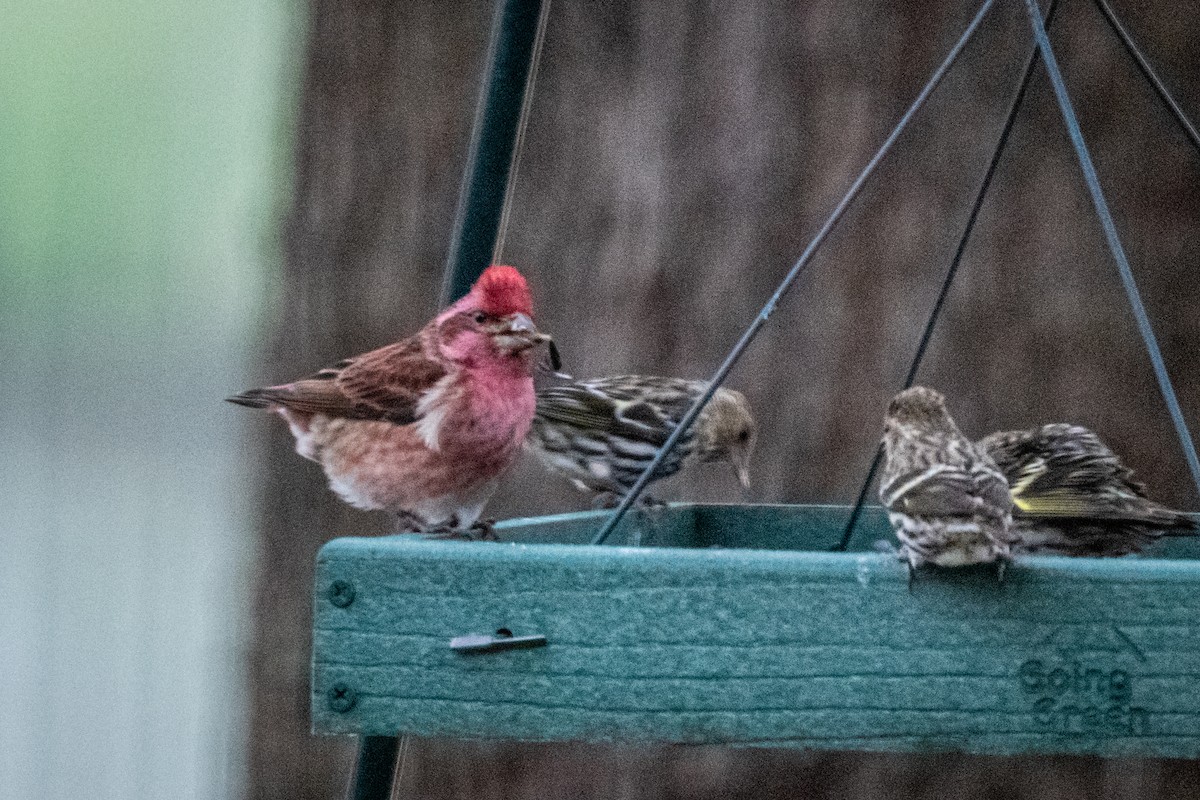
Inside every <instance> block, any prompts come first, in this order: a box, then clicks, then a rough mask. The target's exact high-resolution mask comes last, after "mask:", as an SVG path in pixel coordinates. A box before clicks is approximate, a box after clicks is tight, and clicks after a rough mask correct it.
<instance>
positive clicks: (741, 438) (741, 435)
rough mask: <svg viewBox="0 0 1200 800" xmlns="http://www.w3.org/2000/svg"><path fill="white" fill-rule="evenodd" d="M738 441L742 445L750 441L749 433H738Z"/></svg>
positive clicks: (744, 431)
mask: <svg viewBox="0 0 1200 800" xmlns="http://www.w3.org/2000/svg"><path fill="white" fill-rule="evenodd" d="M738 441H739V442H741V443H742V444H745V443H746V442H748V441H750V431H746V430H743V431H742V432H741V433H739V434H738Z"/></svg>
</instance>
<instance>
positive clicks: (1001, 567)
mask: <svg viewBox="0 0 1200 800" xmlns="http://www.w3.org/2000/svg"><path fill="white" fill-rule="evenodd" d="M1007 571H1008V559H1006V558H1000V559H997V560H996V583H997V584H999V585H1000V586H1003V585H1004V575H1005V573H1006V572H1007Z"/></svg>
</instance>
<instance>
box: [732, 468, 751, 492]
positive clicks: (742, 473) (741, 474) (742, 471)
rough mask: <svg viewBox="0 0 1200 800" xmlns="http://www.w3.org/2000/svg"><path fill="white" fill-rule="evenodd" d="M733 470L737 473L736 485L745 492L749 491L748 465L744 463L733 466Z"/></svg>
mask: <svg viewBox="0 0 1200 800" xmlns="http://www.w3.org/2000/svg"><path fill="white" fill-rule="evenodd" d="M733 469H734V472H736V473H737V479H738V483H740V484H741V485H742V488H743V489H745V490H746V491H747V492H748V491H750V465H749V464H746V463H740V464H734V467H733Z"/></svg>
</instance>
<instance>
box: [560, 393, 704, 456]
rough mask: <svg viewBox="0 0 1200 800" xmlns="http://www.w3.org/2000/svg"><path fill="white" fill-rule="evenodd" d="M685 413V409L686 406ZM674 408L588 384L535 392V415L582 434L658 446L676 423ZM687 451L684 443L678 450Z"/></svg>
mask: <svg viewBox="0 0 1200 800" xmlns="http://www.w3.org/2000/svg"><path fill="white" fill-rule="evenodd" d="M685 410H686V406H685ZM673 411H674V409H673V408H664V407H663V406H662V405H661V404H659V403H652V402H650V401H648V400H644V399H641V398H638V397H628V396H618V395H616V394H615V393H610V392H606V391H603V390H602V389H601V388H600V387H596V386H589V385H587V384H572V385H569V386H552V387H549V388H546V389H542V390H539V391H538V395H537V415H538V416H539V417H541V418H542V419H544V420H547V421H549V422H551V423H557V424H560V425H567V426H570V427H572V428H575V429H577V430H578V431H579V432H581V433H585V434H592V435H602V436H605V437H619V438H622V439H627V440H630V441H636V442H644V443H646V444H649V445H652V446H653V447H661V446H662V444H663V442H665V441H666V440H667V437H668V436H670V435H671V431H673V430H674V429H675V426H676V424H678V421H679V417H680V416H682V412H681V413H680V414H679V415H678V416H673V415H672V412H673ZM684 448H686V442H685V443H681V446H680V449H681V450H682V449H684Z"/></svg>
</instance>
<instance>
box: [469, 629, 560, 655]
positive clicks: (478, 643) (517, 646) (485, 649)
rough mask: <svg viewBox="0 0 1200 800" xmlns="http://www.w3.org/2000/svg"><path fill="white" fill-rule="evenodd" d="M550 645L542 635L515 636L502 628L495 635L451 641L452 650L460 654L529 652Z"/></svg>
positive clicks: (471, 634) (478, 635) (477, 635)
mask: <svg viewBox="0 0 1200 800" xmlns="http://www.w3.org/2000/svg"><path fill="white" fill-rule="evenodd" d="M547 644H549V642H548V641H546V637H545V636H543V635H542V634H540V633H535V634H531V635H529V636H513V635H512V631H509V630H508V629H506V628H501V629H500V630H498V631H496V633H495V634H492V635H488V634H483V633H470V634H467V635H466V636H455V637H454V638H453V639H451V640H450V649H451V650H456V651H458V652H460V653H498V652H501V651H503V650H527V649H529V648H532V647H545V646H546V645H547Z"/></svg>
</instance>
